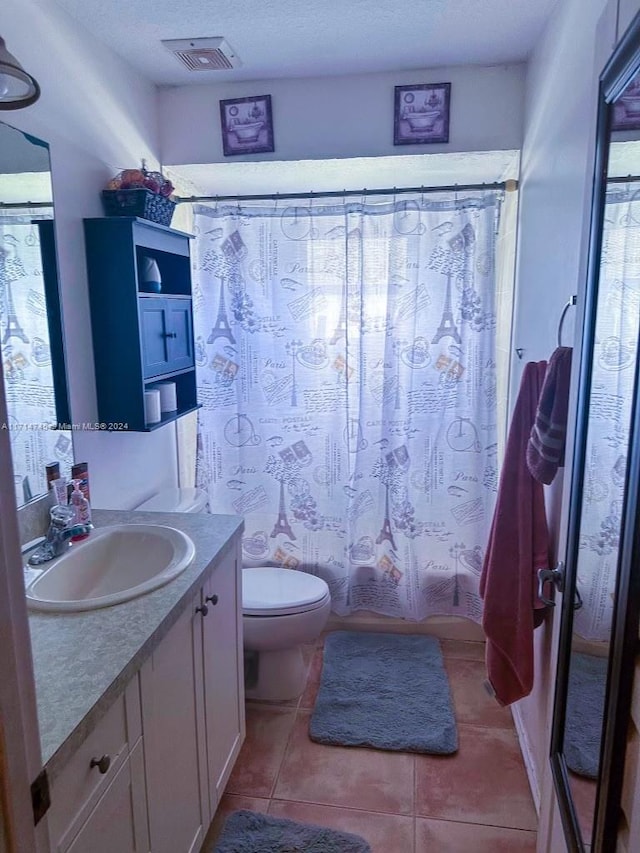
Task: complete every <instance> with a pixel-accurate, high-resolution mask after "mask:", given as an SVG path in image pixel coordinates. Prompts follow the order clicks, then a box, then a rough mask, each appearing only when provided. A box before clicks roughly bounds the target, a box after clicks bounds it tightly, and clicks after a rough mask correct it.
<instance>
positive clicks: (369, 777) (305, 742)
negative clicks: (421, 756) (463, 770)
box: [273, 711, 414, 814]
mask: <svg viewBox="0 0 640 853" xmlns="http://www.w3.org/2000/svg"><path fill="white" fill-rule="evenodd" d="M310 716H311V715H310V713H309V712H307V711H299V712H298V718H297V720H296V724H295V727H294V730H293V734H292V736H291V739H290V741H289V744H288V746H287V751H286V753H285V757H284V761H283V762H282V767H281V769H280V775H279V776H278V781H277V784H276V788H275V792H274V794H273V796H274V797H276V798H277V799H281V800H298V801H302V802H306V803H320V804H324V805H329V806H343V805H344V804H345V803H348V804H349V806H350V807H351V808H358V809H365V810H368V811H373V812H391V813H392V814H413V775H414V756H413V755H408V754H406V753H399V752H385V751H382V750H376V749H360V748H357V747H341V746H326V745H323V744H318V743H313V741H311V740H310V739H309V733H308V730H309V718H310Z"/></svg>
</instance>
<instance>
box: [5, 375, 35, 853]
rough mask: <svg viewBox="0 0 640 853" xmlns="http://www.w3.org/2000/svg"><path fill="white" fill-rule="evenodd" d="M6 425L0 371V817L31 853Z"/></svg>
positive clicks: (30, 746) (11, 844) (21, 599)
mask: <svg viewBox="0 0 640 853" xmlns="http://www.w3.org/2000/svg"><path fill="white" fill-rule="evenodd" d="M7 424H8V416H7V406H6V400H5V395H4V377H3V374H2V371H1V370H0V648H1V649H2V654H1V655H0V811H1V814H0V818H2V819H3V821H4V825H5V827H4V832H5V836H6V837H5V839H4V842H5V845H6V850H7V853H35V851H36V850H37V842H36V831H35V829H34V818H33V807H32V803H31V783H32V782H33V780H34V779H35V778H36V777H37V776H38V774H39V773H40V771H41V769H42V758H41V751H40V734H39V730H38V719H37V710H36V693H35V682H34V675H33V660H32V657H31V637H30V634H29V622H28V619H27V603H26V597H25V592H24V576H23V572H22V559H21V553H20V536H19V532H18V514H17V510H16V495H15V487H14V477H13V465H12V461H11V445H10V441H9V439H10V434H9V429H8V428H7Z"/></svg>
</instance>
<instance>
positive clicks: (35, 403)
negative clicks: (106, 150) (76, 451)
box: [0, 122, 73, 507]
mask: <svg viewBox="0 0 640 853" xmlns="http://www.w3.org/2000/svg"><path fill="white" fill-rule="evenodd" d="M0 348H1V350H2V366H3V371H4V381H5V390H6V398H7V410H8V423H7V424H2V425H0V427H2V428H7V429H9V430H10V433H11V452H12V459H13V469H14V476H15V488H16V502H17V505H18V507H20V506H22V505H23V504H25V503H27V502H29V501H30V500H32V499H33V498H36V497H38V496H40V495H42V494H44V493H46V491H47V484H46V474H45V465H47V464H48V463H50V462H59V463H60V471H61V473H63V474H65V475H67V476H68V475H69V469H70V466H71V464H72V462H73V448H72V443H71V433H70V431H68V430H62V429H57V428H55V427H57V425H58V424H61V423H62V424H68V423H69V421H70V418H69V410H68V403H67V383H66V369H65V364H64V348H63V338H62V321H61V313H60V297H59V291H58V265H57V258H56V249H55V235H54V223H53V199H52V191H51V169H50V161H49V146H48V145H47V144H46V143H45V142H42V141H41V140H39V139H36V138H35V137H33V136H29V135H28V134H25V133H22V132H21V131H19V130H16V129H15V128H13V127H10V126H9V125H7V124H4V123H2V122H0ZM52 427H54V428H53V429H52Z"/></svg>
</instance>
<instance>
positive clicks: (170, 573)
mask: <svg viewBox="0 0 640 853" xmlns="http://www.w3.org/2000/svg"><path fill="white" fill-rule="evenodd" d="M194 555H195V547H194V544H193V542H192V541H191V539H189V537H188V536H186V535H185V534H184V533H182V531H180V530H176V529H175V528H173V527H163V526H161V525H159V524H117V525H114V526H112V527H102V528H99V529H98V530H94V531H92V533H91V535H90V537H89V538H88V539H85V540H84V541H83V542H76V543H74V544H72V545H71V546H70V547H69V550H68V551H66V552H65V553H64V554H63V555H62V556H61V557H58V558H56V559H55V560H52V561H51V563H50V564H49V565H48V566H47V568H46V569H45V570H44V572H43V573H42V574H41V575H40V576H39V577H37V578H36V579H35V580H34V581H33V582H32V583H31V584H30V585H29V587H28V588H27V605H28V607H30V608H32V609H33V610H47V611H50V612H69V611H74V610H94V609H96V608H98V607H109V605H111V604H120V603H121V602H123V601H129V600H130V599H132V598H137V596H139V595H143V594H144V593H145V592H150V591H151V590H153V589H157V588H158V587H160V586H162V585H163V584H165V583H168V582H169V581H170V580H173V578H175V577H177V576H178V575H179V574H180V572H183V571H184V570H185V569H186V568H187V566H188V565H189V564H190V563H191V561H192V560H193V557H194Z"/></svg>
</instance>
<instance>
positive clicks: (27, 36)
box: [0, 0, 176, 508]
mask: <svg viewBox="0 0 640 853" xmlns="http://www.w3.org/2000/svg"><path fill="white" fill-rule="evenodd" d="M0 33H1V34H2V36H3V38H4V39H5V41H6V43H7V46H8V48H9V50H10V51H11V52H12V53H13V54H14V55H15V56H16V57H17V58H18V60H19V61H20V62H21V63H22V64H23V65H24V67H25V68H27V69H28V70H29V71H30V72H31V73H32V74H34V76H35V77H36V78H37V80H38V81H39V83H40V86H41V89H42V96H41V98H40V100H39V101H38V102H37V103H36V104H35V105H34V106H32V107H30V108H29V109H28V110H21V111H19V112H18V111H17V112H15V113H3V114H2V116H3V120H5V121H7V122H8V123H9V124H12V125H14V126H15V127H19V128H20V129H22V130H26V131H28V132H30V133H33V134H34V135H36V136H39V137H41V138H42V139H45V140H47V141H48V142H49V143H50V146H51V163H52V172H53V196H54V203H55V213H56V230H57V237H58V259H59V266H60V279H61V288H62V303H63V313H64V324H65V332H66V347H67V354H68V370H69V385H70V397H71V411H72V419H73V422H74V423H76V424H83V423H90V422H94V421H96V420H97V417H96V415H97V411H96V397H95V383H94V374H93V357H92V348H91V347H92V345H91V329H90V323H89V307H88V293H87V284H86V271H85V260H84V238H83V233H82V218H83V217H85V216H101V215H102V209H101V206H100V190H101V189H102V187H103V185H104V184H105V183H106V181H107V180H108V179H109V178H110V177H112V175H113V174H114V173H115V172H116V171H118V170H119V169H122V168H126V167H130V166H136V165H138V164H139V163H140V161H141V159H142V158H146V160H147V163H148V165H149V167H153V166H155V165H157V163H158V154H159V150H160V145H159V134H158V121H157V96H156V89H155V87H154V86H152V85H151V84H150V83H148V82H147V81H145V80H143V79H142V78H141V77H140V76H138V74H137V73H136V72H135V71H133V70H132V69H131V68H130V67H129V66H128V65H126V64H125V63H124V62H123V61H122V60H120V59H119V58H118V57H116V56H115V55H114V54H113V53H112V52H111V51H110V50H108V49H107V48H106V47H105V46H104V45H103V44H102V43H101V42H99V41H98V40H97V39H95V38H94V37H93V36H91V35H90V34H89V33H87V32H86V31H84V30H82V29H81V28H80V27H78V25H77V24H76V23H75V22H74V21H73V20H72V19H71V18H69V17H68V16H67V15H66V13H65V12H63V10H62V9H60V8H59V7H58V6H57V4H55V3H52V2H47V0H3V2H2V3H1V4H0ZM72 86H73V87H74V89H72V88H71V87H72ZM74 444H75V455H76V459H78V460H83V461H85V460H86V461H87V462H88V463H89V468H90V473H91V483H92V489H91V491H92V499H93V502H94V504H95V505H97V506H102V507H116V508H117V507H120V508H130V507H131V506H133V505H134V504H135V503H138V502H139V501H141V500H142V499H143V498H145V497H147V496H148V495H150V494H152V493H153V492H154V491H155V490H156V489H157V488H160V487H161V486H163V485H171V484H174V483H175V478H176V465H175V429H174V427H173V426H167V427H164V428H163V429H160V430H157V431H156V432H154V433H151V434H131V435H106V434H101V433H99V432H94V431H90V430H82V429H81V430H77V431H76V432H75V433H74Z"/></svg>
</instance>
